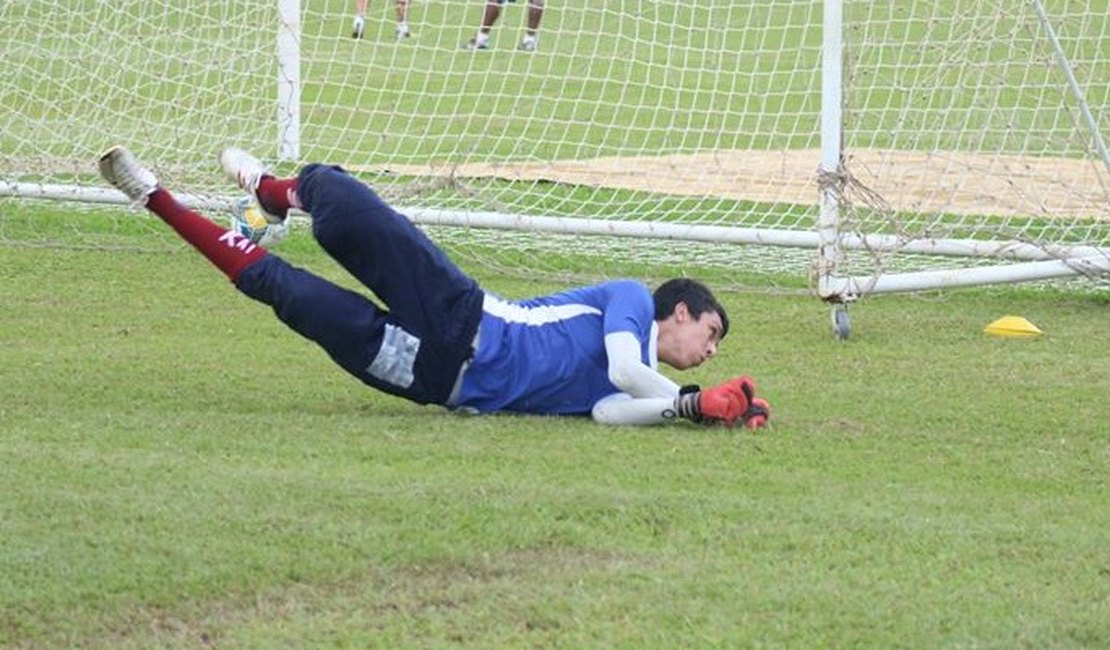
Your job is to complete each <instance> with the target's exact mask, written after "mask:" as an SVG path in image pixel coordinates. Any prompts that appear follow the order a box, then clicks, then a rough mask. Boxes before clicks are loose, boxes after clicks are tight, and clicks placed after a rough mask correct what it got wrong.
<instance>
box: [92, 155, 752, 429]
mask: <svg viewBox="0 0 1110 650" xmlns="http://www.w3.org/2000/svg"><path fill="white" fill-rule="evenodd" d="M220 162H221V165H222V166H223V168H224V170H225V171H226V172H227V173H228V175H229V176H230V177H231V178H232V179H234V180H235V182H236V183H237V184H238V185H239V187H241V188H242V189H244V190H246V191H248V192H250V193H251V194H253V195H254V196H255V198H256V199H257V200H258V203H259V206H260V207H261V209H262V210H263V212H264V213H265V215H266V217H267V219H269V220H271V221H272V222H275V223H279V222H281V221H282V220H284V219H285V218H286V217H287V215H288V212H289V210H290V208H297V209H300V210H304V211H305V212H307V213H309V214H310V215H311V216H312V233H313V235H314V237H315V238H316V240H317V241H318V242H319V243H320V245H321V246H322V247H323V248H324V250H325V251H327V252H328V254H329V255H331V256H332V257H333V258H334V259H335V260H336V261H337V262H339V264H340V265H342V266H343V267H344V268H345V269H346V270H347V271H348V272H350V273H351V275H353V276H354V277H355V278H357V279H358V280H359V282H361V283H362V284H363V285H364V286H365V287H367V288H368V289H370V290H371V291H373V292H374V294H375V295H376V296H377V297H378V298H379V299H380V300H381V301H382V302H383V303H384V307H383V306H380V305H379V304H377V303H376V302H374V301H373V300H371V299H370V298H368V297H367V296H365V295H363V294H361V293H358V292H355V291H350V290H348V289H345V288H342V287H339V286H337V285H336V284H334V283H332V282H330V281H328V280H325V279H323V278H321V277H319V276H317V275H315V274H313V273H311V272H309V271H306V270H304V269H300V268H297V267H294V266H292V265H290V264H289V263H287V262H286V261H285V260H283V259H281V258H280V257H278V256H276V255H273V254H271V253H269V252H268V251H267V250H266V249H264V248H263V247H261V246H258V245H256V244H253V243H252V242H251V241H250V240H249V239H247V238H245V237H243V236H242V235H240V234H238V233H237V232H234V231H231V230H227V229H225V228H223V227H221V226H219V225H217V224H215V223H213V222H212V221H210V220H208V219H207V218H205V217H203V216H202V215H200V214H198V213H196V212H194V211H192V210H190V209H188V208H186V207H185V206H183V205H182V204H180V203H179V202H178V201H177V200H176V199H175V198H174V197H173V195H172V194H171V193H170V192H169V191H168V190H166V189H165V188H163V187H162V186H161V185H160V184H159V183H158V180H157V178H156V177H155V176H154V174H153V173H152V172H151V171H150V170H149V169H147V168H146V167H144V166H142V165H141V164H140V163H139V162H138V161H137V160H136V159H135V157H134V156H133V155H132V154H131V153H130V152H129V151H128V150H126V149H124V148H123V147H113V148H111V149H109V150H108V151H107V152H105V153H104V154H103V155H102V156H101V158H100V161H99V166H100V172H101V174H102V175H103V176H104V178H105V179H107V180H108V182H110V183H111V184H112V185H113V186H115V187H116V188H118V189H119V190H121V191H122V192H123V193H124V194H126V195H127V196H128V197H129V198H130V199H131V200H133V201H136V202H139V203H142V204H143V205H145V207H146V208H147V209H148V210H150V211H151V212H153V213H154V214H156V215H158V216H159V217H160V218H161V219H162V220H163V221H165V222H166V223H167V224H169V225H170V226H171V227H172V228H173V229H174V230H176V231H177V233H178V234H179V235H181V237H182V238H184V239H185V240H186V241H188V242H189V243H190V244H191V245H192V246H193V247H195V248H196V249H197V250H198V251H199V252H200V253H201V254H203V255H204V256H205V257H206V258H208V259H209V261H211V262H212V263H213V264H214V265H215V266H216V267H217V268H219V269H220V270H221V271H223V272H224V273H225V274H226V275H227V276H228V277H229V278H230V279H231V281H232V282H233V283H234V284H235V286H236V287H237V288H238V289H239V291H241V292H243V293H244V294H246V295H247V296H249V297H251V298H254V299H255V300H258V301H260V302H263V303H265V304H267V305H269V306H270V307H271V308H272V309H273V310H274V312H275V314H276V315H277V317H278V318H279V319H281V321H282V322H284V323H285V324H286V325H287V326H289V327H290V328H291V329H293V330H294V331H296V332H298V333H299V334H301V335H302V336H304V337H306V338H308V339H309V340H312V341H314V342H315V343H317V344H318V345H319V346H320V347H322V348H323V349H324V350H325V351H326V352H327V354H328V355H329V356H330V357H331V358H332V359H333V360H334V361H335V363H337V364H338V365H339V366H341V367H342V368H343V369H344V370H346V371H347V372H348V373H350V374H351V375H354V376H355V377H357V378H358V379H359V380H360V381H362V382H363V383H365V384H367V385H369V386H371V387H373V388H376V389H378V390H381V391H384V392H386V393H389V394H391V395H397V396H399V397H403V398H405V399H408V400H411V401H413V402H417V403H420V404H429V403H431V404H440V405H443V406H445V407H447V408H450V409H457V410H465V411H471V412H478V413H491V412H498V411H508V412H516V413H533V414H549V415H592V417H593V418H594V420H596V421H598V422H602V423H607V424H627V425H648V424H658V423H663V422H668V421H672V420H674V419H676V418H678V419H685V420H689V421H693V422H698V423H703V424H717V423H720V424H723V425H725V426H730V427H731V426H734V425H736V424H744V425H746V426H749V427H752V428H755V427H759V426H763V425H764V424H765V423H766V422H767V419H768V418H769V417H770V406H769V405H768V404H767V402H766V400H764V399H762V398H760V397H757V396H756V395H755V383H754V382H753V381H752V379H750V378H749V377H735V378H732V379H729V380H728V381H725V382H723V383H721V384H719V385H717V386H713V387H709V388H699V387H697V386H686V387H681V386H679V385H678V384H676V383H675V382H673V381H671V380H670V379H669V378H667V377H665V376H664V375H662V374H660V373H659V372H658V370H657V368H658V362H660V361H661V362H663V363H665V364H667V365H669V366H672V367H673V368H676V369H678V370H684V369H687V368H692V367H694V366H698V365H700V364H701V363H703V362H705V361H706V360H707V359H709V358H710V357H712V356H713V355H714V354H716V351H717V346H718V344H719V343H720V342H721V340H722V339H723V338H724V337H725V335H726V334H727V333H728V329H729V321H728V315H727V314H726V313H725V309H724V308H723V307H722V306H721V305H720V304H719V303H718V302H717V300H716V298H714V296H713V294H712V293H711V292H710V291H709V289H707V288H706V287H705V286H704V285H702V284H701V283H698V282H696V281H694V280H689V279H675V280H670V281H668V282H665V283H664V284H663V285H661V286H660V287H658V288H657V289H656V290H655V291H654V293H652V292H650V291H649V290H648V288H647V287H646V286H645V285H643V284H642V283H640V282H638V281H633V280H614V281H609V282H603V283H601V284H596V285H593V286H587V287H580V288H576V289H571V290H569V291H566V292H563V293H557V294H554V295H549V296H543V297H539V298H532V299H529V300H520V301H509V300H505V299H502V298H499V297H497V296H495V295H493V294H491V293H487V292H485V291H483V290H482V289H481V288H480V287H479V286H478V284H477V283H476V282H475V281H474V280H473V279H471V278H470V277H468V276H467V275H465V274H464V273H463V272H462V271H461V270H460V269H459V268H458V267H457V266H455V264H454V263H453V262H451V260H449V259H448V258H447V256H446V254H445V253H444V252H443V251H442V250H440V249H439V248H438V247H437V246H435V244H433V243H432V241H431V240H430V239H428V237H427V236H425V235H424V233H423V232H422V231H420V230H419V229H418V228H416V227H415V226H414V225H413V224H412V223H411V222H410V221H409V220H408V218H406V217H405V216H403V215H401V214H400V213H398V212H396V211H394V210H393V209H392V208H391V207H390V206H389V205H387V204H386V203H385V202H384V201H383V200H382V199H381V198H379V197H378V195H377V194H376V193H374V191H373V190H371V189H370V188H369V187H368V186H366V185H365V184H363V183H362V182H360V181H359V180H357V179H355V178H354V177H352V176H350V175H349V174H347V173H346V172H345V171H344V170H342V169H341V168H339V167H333V166H326V165H321V164H309V165H306V166H305V167H303V168H302V169H301V170H300V172H299V174H298V175H297V176H296V177H293V178H276V177H274V176H272V175H271V174H270V173H269V171H268V170H267V169H266V167H264V166H263V164H262V163H261V162H260V161H259V160H257V159H256V158H254V157H253V156H251V155H250V154H249V153H247V152H245V151H242V150H240V149H225V150H224V151H223V152H222V153H221V154H220Z"/></svg>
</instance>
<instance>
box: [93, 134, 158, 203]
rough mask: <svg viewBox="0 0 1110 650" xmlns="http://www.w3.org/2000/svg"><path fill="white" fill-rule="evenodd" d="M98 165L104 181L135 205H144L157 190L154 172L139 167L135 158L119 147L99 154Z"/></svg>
mask: <svg viewBox="0 0 1110 650" xmlns="http://www.w3.org/2000/svg"><path fill="white" fill-rule="evenodd" d="M98 165H99V167H100V175H101V176H103V177H104V180H106V181H108V182H109V183H111V184H112V187H115V188H116V189H117V190H119V191H121V192H123V193H124V194H126V195H127V198H129V199H131V200H132V201H135V202H136V203H144V202H145V201H146V197H148V196H150V193H151V192H153V191H154V190H156V189H158V179H157V178H156V177H155V176H154V172H152V171H150V170H149V169H147V168H146V167H143V166H142V165H140V164H139V161H138V160H136V159H135V156H134V155H133V154H132V153H131V152H130V151H128V150H127V149H125V148H123V147H121V146H120V145H116V146H114V147H112V148H111V149H109V150H107V151H105V152H104V153H102V154H100V160H99V161H98Z"/></svg>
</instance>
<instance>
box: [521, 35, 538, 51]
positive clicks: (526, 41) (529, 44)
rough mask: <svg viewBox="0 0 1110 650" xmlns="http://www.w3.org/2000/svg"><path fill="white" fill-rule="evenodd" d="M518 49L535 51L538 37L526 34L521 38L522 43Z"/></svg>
mask: <svg viewBox="0 0 1110 650" xmlns="http://www.w3.org/2000/svg"><path fill="white" fill-rule="evenodd" d="M516 49H518V50H520V51H521V52H535V51H536V39H535V38H528V37H527V36H525V37H524V38H523V39H521V41H520V45H518V46H517V47H516Z"/></svg>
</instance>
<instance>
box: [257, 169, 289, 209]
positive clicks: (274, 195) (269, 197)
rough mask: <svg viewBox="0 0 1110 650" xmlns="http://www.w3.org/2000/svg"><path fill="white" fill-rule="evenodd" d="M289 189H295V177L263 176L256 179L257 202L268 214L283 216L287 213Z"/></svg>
mask: <svg viewBox="0 0 1110 650" xmlns="http://www.w3.org/2000/svg"><path fill="white" fill-rule="evenodd" d="M289 190H292V191H294V192H296V191H297V179H296V177H294V178H274V177H273V176H263V177H262V178H261V179H260V180H259V181H258V191H257V192H255V194H256V195H257V196H258V204H259V205H261V206H262V209H263V210H265V211H266V212H269V213H270V214H273V215H277V216H279V217H282V218H284V217H285V216H286V215H287V214H288V213H289V208H291V207H293V206H292V205H290V204H289Z"/></svg>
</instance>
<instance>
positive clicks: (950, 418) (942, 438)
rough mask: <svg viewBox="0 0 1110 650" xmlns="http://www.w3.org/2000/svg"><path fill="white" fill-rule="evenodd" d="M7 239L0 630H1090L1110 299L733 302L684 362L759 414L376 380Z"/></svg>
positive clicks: (165, 634)
mask: <svg viewBox="0 0 1110 650" xmlns="http://www.w3.org/2000/svg"><path fill="white" fill-rule="evenodd" d="M2 207H4V206H0V208H2ZM157 232H158V231H157V230H156V229H152V230H150V231H149V232H143V233H142V234H141V235H137V236H136V238H137V239H145V238H149V237H154V238H157V236H158V235H157ZM303 237H304V233H299V234H298V233H295V235H294V239H293V240H290V241H289V242H286V245H285V246H283V250H284V251H285V253H286V254H287V255H288V256H290V257H291V258H293V259H294V260H295V261H297V262H298V263H301V264H304V265H308V266H310V267H312V268H314V269H317V270H320V271H321V272H323V273H324V274H325V275H329V276H331V277H333V278H336V279H338V280H340V281H344V282H345V281H346V280H345V279H344V276H343V275H342V274H341V273H340V272H339V271H338V270H337V269H336V268H335V266H334V264H332V263H330V262H329V261H328V260H327V259H326V258H324V257H323V256H322V255H321V254H319V253H317V252H315V249H314V247H313V246H312V245H311V244H310V243H307V242H305V241H304V240H303V239H302V238H303ZM127 238H128V236H127V235H125V234H122V233H121V234H120V239H121V240H124V241H125V240H126V239H127ZM136 248H141V247H136ZM0 257H2V260H3V263H2V264H0V295H2V296H3V298H2V301H3V309H2V310H0V369H2V370H0V373H2V375H0V423H2V424H0V430H2V435H0V485H2V486H3V496H2V498H0V538H2V539H3V543H2V545H0V646H3V647H12V648H63V647H84V648H152V647H179V648H186V647H192V648H195V647H224V648H232V647H234V648H274V647H349V648H366V647H381V648H399V647H471V648H491V647H562V648H580V647H626V648H641V647H653V648H675V647H691V648H694V647H697V648H704V647H719V648H734V647H754V646H762V647H797V648H813V647H876V648H879V647H881V648H889V647H938V646H945V647H991V648H1014V647H1037V648H1042V647H1045V648H1047V647H1053V648H1080V647H1087V648H1099V647H1106V646H1107V645H1110V554H1108V551H1107V549H1110V510H1108V509H1107V507H1106V504H1107V502H1108V501H1107V497H1108V494H1107V467H1108V466H1110V440H1108V436H1107V430H1106V423H1107V422H1108V421H1110V404H1108V403H1107V401H1106V395H1107V388H1108V387H1110V354H1108V353H1107V351H1106V347H1105V342H1106V339H1107V334H1108V329H1107V323H1108V322H1110V319H1108V316H1110V302H1108V301H1107V299H1106V297H1105V295H1099V294H1090V293H1085V294H1073V295H1069V294H1061V293H1055V292H1052V291H1031V290H991V291H963V292H958V293H952V294H950V295H926V296H916V297H915V296H891V297H883V298H879V299H874V300H870V301H866V302H864V303H862V304H861V305H860V306H859V307H858V308H857V309H856V310H855V311H854V314H855V318H854V326H855V336H854V339H853V340H852V341H850V342H847V343H837V342H835V341H833V340H832V338H831V336H830V335H829V331H828V326H827V324H826V315H825V313H824V308H823V307H822V306H821V305H820V304H819V303H818V302H817V301H815V300H814V299H813V298H812V297H810V296H807V295H802V294H797V293H793V292H786V293H781V294H769V293H766V292H751V293H726V294H725V295H724V296H723V299H724V301H725V303H726V306H727V307H728V308H729V310H730V312H731V313H732V315H733V319H734V322H735V329H734V333H733V334H731V335H730V337H729V338H728V339H727V340H726V344H725V346H724V349H723V354H722V355H721V356H720V357H719V358H718V359H716V360H715V361H713V362H712V363H711V364H709V367H707V368H704V369H700V370H698V371H697V372H696V373H693V375H692V376H690V377H689V379H690V380H693V381H711V380H712V379H713V378H715V377H719V376H722V375H725V374H732V373H735V372H747V373H751V374H753V375H754V376H756V377H757V379H758V380H759V382H760V386H761V390H762V391H763V392H764V393H765V394H766V395H767V396H768V398H769V399H770V400H771V402H772V403H773V405H774V407H775V417H774V426H773V428H771V430H769V431H764V432H760V433H757V434H753V433H750V432H747V431H739V432H738V431H725V430H719V429H708V430H707V429H700V428H696V427H687V426H674V427H667V428H657V429H643V430H639V429H630V428H605V427H600V426H597V425H593V424H591V423H589V422H587V421H583V420H574V419H571V420H564V419H548V418H541V417H481V418H467V417H459V416H454V415H451V414H447V413H444V412H442V411H440V410H439V409H436V408H424V407H417V406H414V405H410V404H408V403H405V402H402V401H399V400H395V399H392V398H388V397H384V396H382V395H378V394H375V393H373V392H371V391H369V390H367V389H364V388H363V387H361V386H360V385H357V384H356V383H355V382H354V381H353V380H351V379H349V378H347V376H346V375H344V374H343V373H342V372H340V371H339V370H337V369H336V368H334V367H332V366H331V364H330V362H329V361H327V360H326V359H325V357H324V355H323V354H322V353H320V352H319V351H318V350H316V349H315V348H314V347H313V346H312V345H311V344H309V343H307V342H305V341H303V340H301V339H299V338H298V337H296V336H295V335H293V334H291V333H289V332H287V331H286V330H284V329H283V327H282V326H281V325H280V324H279V323H278V322H277V321H276V319H274V318H273V317H272V316H271V315H270V313H269V312H268V310H267V309H266V308H264V307H262V306H260V305H257V304H254V303H251V302H250V301H249V300H247V299H246V298H244V297H242V296H240V295H238V294H237V293H236V292H235V291H234V290H233V289H232V288H231V287H230V286H228V285H227V283H226V281H225V280H224V279H223V278H222V276H220V275H219V274H218V273H216V272H215V271H213V270H212V269H210V268H209V267H208V266H207V264H206V263H205V262H204V261H203V260H201V259H200V257H199V256H197V255H195V254H194V253H192V252H191V251H188V250H185V249H183V248H180V247H176V248H174V247H168V248H167V249H165V250H160V251H157V252H142V251H141V250H127V249H126V247H122V246H121V247H117V248H116V249H114V250H84V249H72V248H62V249H48V250H43V249H40V248H31V247H22V246H12V245H5V246H3V247H0ZM482 273H484V274H482ZM480 277H481V279H482V280H483V281H484V282H485V283H486V284H487V285H488V286H489V287H491V288H493V289H495V290H497V291H499V292H501V293H502V294H504V295H507V296H512V297H522V296H525V295H530V294H535V293H539V292H541V291H545V290H547V289H550V288H552V286H551V285H547V284H541V283H536V282H526V281H520V280H507V279H505V278H502V277H499V276H497V275H495V274H490V273H485V272H481V271H480ZM1008 313H1015V314H1020V315H1023V316H1025V317H1027V318H1029V319H1031V320H1032V321H1033V322H1034V323H1036V324H1037V325H1039V326H1040V327H1041V328H1042V329H1043V330H1044V331H1045V332H1046V334H1045V335H1044V336H1043V337H1041V338H1038V339H1034V340H1003V339H996V338H990V337H987V336H985V335H984V334H982V332H981V329H982V327H983V326H984V325H985V324H986V323H987V322H989V321H991V320H993V319H994V318H997V317H998V316H1001V315H1003V314H1008Z"/></svg>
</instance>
